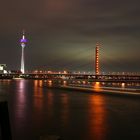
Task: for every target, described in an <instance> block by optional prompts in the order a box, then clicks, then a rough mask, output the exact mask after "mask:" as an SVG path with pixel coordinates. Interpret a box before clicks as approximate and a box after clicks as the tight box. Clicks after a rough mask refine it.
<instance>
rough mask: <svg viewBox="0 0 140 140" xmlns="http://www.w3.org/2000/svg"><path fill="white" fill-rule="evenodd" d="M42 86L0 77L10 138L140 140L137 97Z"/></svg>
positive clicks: (37, 81)
mask: <svg viewBox="0 0 140 140" xmlns="http://www.w3.org/2000/svg"><path fill="white" fill-rule="evenodd" d="M43 85H44V82H43V81H42V80H0V94H1V95H2V96H6V98H7V100H8V104H9V112H10V122H11V128H12V137H13V140H39V137H40V136H41V135H44V134H49V135H58V136H60V137H61V138H62V140H137V139H140V98H136V97H134V98H133V97H129V96H116V95H108V94H103V93H102V94H100V93H84V92H79V91H67V90H61V89H51V88H48V87H46V86H45V87H44V86H43ZM133 86H134V85H133ZM0 98H1V96H0Z"/></svg>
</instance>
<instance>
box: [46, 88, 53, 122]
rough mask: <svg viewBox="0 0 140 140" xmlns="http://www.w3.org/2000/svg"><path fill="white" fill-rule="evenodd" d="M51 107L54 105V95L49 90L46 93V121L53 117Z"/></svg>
mask: <svg viewBox="0 0 140 140" xmlns="http://www.w3.org/2000/svg"><path fill="white" fill-rule="evenodd" d="M53 105H54V95H53V93H52V92H51V91H50V90H49V91H48V92H47V105H46V106H47V113H48V119H49V121H50V120H51V118H52V116H53V111H54V110H53Z"/></svg>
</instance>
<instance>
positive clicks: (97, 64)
mask: <svg viewBox="0 0 140 140" xmlns="http://www.w3.org/2000/svg"><path fill="white" fill-rule="evenodd" d="M99 47H100V45H99V43H97V44H96V49H95V74H96V75H98V74H99Z"/></svg>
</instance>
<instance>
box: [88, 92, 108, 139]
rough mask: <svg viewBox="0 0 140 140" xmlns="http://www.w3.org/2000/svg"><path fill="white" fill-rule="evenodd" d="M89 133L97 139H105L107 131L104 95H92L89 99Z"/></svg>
mask: <svg viewBox="0 0 140 140" xmlns="http://www.w3.org/2000/svg"><path fill="white" fill-rule="evenodd" d="M89 108H90V110H89V115H90V117H89V118H90V119H89V126H90V127H89V128H90V130H89V135H90V136H91V137H92V138H93V139H95V140H105V139H106V132H107V123H106V117H107V113H106V110H105V100H104V98H103V97H102V96H98V95H96V96H91V98H90V101H89Z"/></svg>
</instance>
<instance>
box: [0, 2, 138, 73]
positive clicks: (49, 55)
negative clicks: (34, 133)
mask: <svg viewBox="0 0 140 140" xmlns="http://www.w3.org/2000/svg"><path fill="white" fill-rule="evenodd" d="M139 13H140V1H139V0H22V1H21V0H11V1H10V0H1V1H0V63H1V64H3V63H4V64H7V67H8V69H12V70H17V69H20V58H21V47H20V43H19V40H20V38H21V37H22V29H25V31H26V38H27V39H28V43H27V47H26V48H25V57H26V60H25V65H26V66H25V69H26V70H34V69H47V70H64V69H65V70H73V71H84V70H85V71H93V70H94V55H95V53H94V49H95V46H96V42H100V44H101V48H100V65H101V71H102V72H113V71H115V72H116V71H120V72H122V71H125V72H127V71H134V72H139V71H140V63H139V62H140V16H139Z"/></svg>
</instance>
